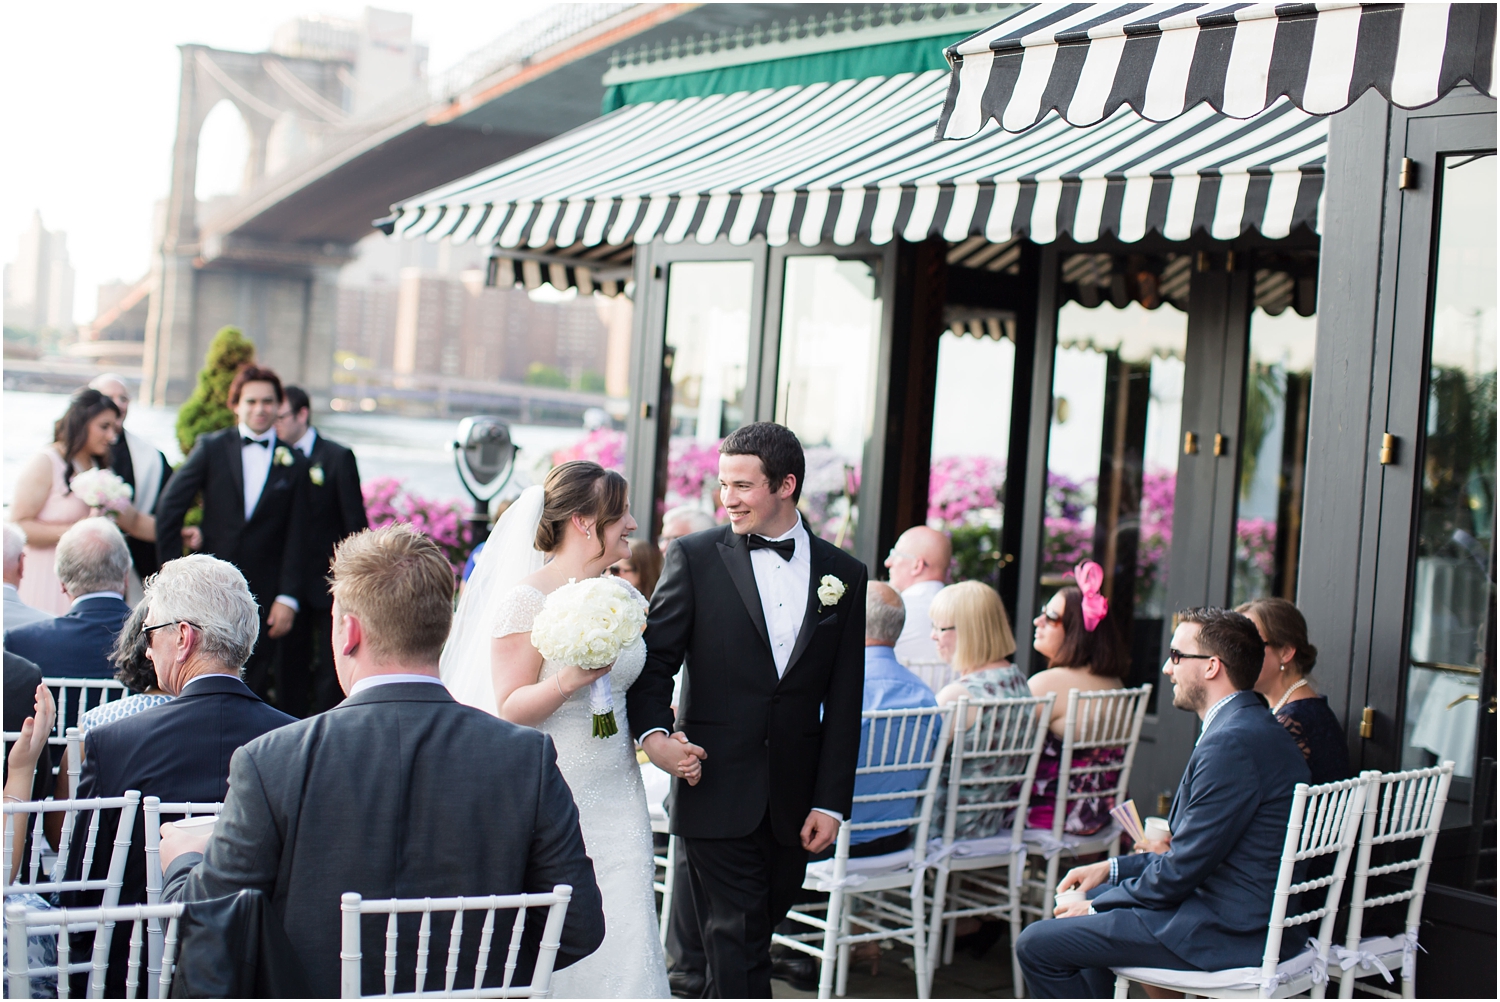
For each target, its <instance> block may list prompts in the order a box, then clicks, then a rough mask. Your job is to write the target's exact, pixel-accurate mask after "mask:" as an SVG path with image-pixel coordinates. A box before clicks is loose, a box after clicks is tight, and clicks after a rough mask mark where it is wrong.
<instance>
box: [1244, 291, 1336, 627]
mask: <svg viewBox="0 0 1500 1002" xmlns="http://www.w3.org/2000/svg"><path fill="white" fill-rule="evenodd" d="M1316 335H1317V318H1316V317H1313V316H1308V317H1303V316H1299V315H1297V313H1295V312H1294V311H1292V310H1291V309H1283V310H1282V311H1281V313H1280V314H1279V315H1277V316H1271V315H1270V314H1269V313H1267V312H1266V311H1265V310H1263V309H1256V311H1255V312H1254V313H1252V314H1251V315H1250V357H1249V360H1248V362H1247V364H1246V366H1245V418H1244V423H1243V424H1242V425H1241V426H1240V427H1241V431H1240V484H1239V513H1238V518H1237V520H1236V522H1235V550H1234V587H1233V593H1232V594H1233V598H1234V604H1235V605H1238V604H1240V603H1241V602H1248V601H1250V600H1251V599H1253V598H1270V597H1277V598H1284V599H1287V600H1288V601H1296V598H1297V558H1298V554H1299V551H1300V548H1301V542H1302V484H1303V478H1304V473H1305V467H1306V462H1307V405H1308V400H1309V399H1310V394H1309V391H1310V390H1311V387H1312V361H1313V345H1314V342H1315V339H1316Z"/></svg>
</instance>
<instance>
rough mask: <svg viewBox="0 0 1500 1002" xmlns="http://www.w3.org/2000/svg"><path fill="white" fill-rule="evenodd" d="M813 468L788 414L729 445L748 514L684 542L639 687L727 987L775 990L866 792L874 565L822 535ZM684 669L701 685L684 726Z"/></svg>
mask: <svg viewBox="0 0 1500 1002" xmlns="http://www.w3.org/2000/svg"><path fill="white" fill-rule="evenodd" d="M805 468H806V461H805V459H804V457H803V453H802V444H801V443H800V442H798V441H797V436H796V435H794V434H792V432H791V431H790V430H789V429H787V428H784V427H782V426H781V425H777V424H771V423H769V422H761V423H758V424H752V425H747V426H746V427H744V428H740V429H739V430H737V431H735V432H734V433H732V434H731V435H730V436H729V437H728V438H726V439H725V440H724V442H723V443H722V444H721V445H720V446H719V492H720V499H721V501H722V502H723V505H724V508H725V510H726V511H727V512H728V513H729V522H730V524H729V525H728V526H725V527H723V528H719V529H710V530H707V531H704V532H697V533H693V534H692V535H689V536H683V537H682V538H680V539H678V540H676V541H675V542H673V543H672V545H671V546H670V547H669V548H668V550H667V558H666V567H665V569H664V570H663V572H662V577H661V580H660V582H659V583H658V584H657V586H656V592H655V593H654V595H653V596H652V602H651V614H650V618H649V620H648V622H647V624H646V635H645V641H646V652H647V653H646V667H645V668H644V670H643V671H642V673H641V676H640V678H639V679H637V680H636V682H635V684H634V685H632V686H631V687H630V692H629V694H628V696H627V697H626V698H627V708H628V710H629V714H628V715H629V718H630V726H631V729H632V730H633V731H634V733H635V735H636V737H637V738H638V739H639V740H640V742H641V747H642V748H643V749H644V750H645V752H646V754H647V755H649V756H650V758H651V760H652V761H653V762H654V763H656V765H657V766H658V767H659V768H661V769H662V770H664V771H666V772H668V773H670V774H672V775H673V776H675V777H677V780H676V781H675V782H674V791H673V797H674V800H673V803H672V813H671V816H672V831H673V832H674V833H675V834H677V835H679V836H682V838H683V845H684V846H685V848H686V852H687V861H688V873H689V884H690V885H691V888H690V891H691V894H692V898H693V903H694V906H695V907H696V910H697V914H698V921H699V925H700V927H701V930H702V934H703V936H702V940H703V947H704V952H705V953H706V954H707V957H708V995H709V997H712V998H770V997H771V956H770V946H771V930H772V929H773V928H774V927H775V926H776V924H777V923H778V922H780V921H781V919H782V918H784V917H785V915H786V912H787V909H788V908H789V907H790V906H791V904H792V902H793V900H794V898H795V895H796V893H797V891H798V890H799V889H800V888H801V886H802V877H803V872H804V870H805V869H806V865H807V856H808V853H809V852H813V853H816V852H820V851H822V850H823V849H826V848H827V847H828V846H830V845H832V844H833V841H834V839H835V838H836V837H837V835H838V830H839V825H840V824H841V823H842V821H843V819H844V818H846V817H848V816H849V812H850V808H851V804H852V800H853V796H854V766H855V760H856V758H857V756H858V753H859V725H860V711H861V708H862V699H863V694H864V642H865V589H866V580H867V575H866V572H865V567H864V565H863V564H861V563H860V562H859V561H858V560H855V559H854V558H853V557H851V556H850V555H849V554H847V553H845V552H844V551H843V550H840V549H839V548H838V547H836V546H834V545H833V544H832V543H828V542H825V541H824V540H822V539H819V538H817V537H816V536H814V535H812V534H811V533H809V532H808V531H807V527H806V525H804V524H803V522H802V517H801V516H800V515H799V514H798V512H797V498H798V497H799V495H800V494H801V492H802V481H803V475H804V471H805ZM679 666H681V667H684V668H685V669H686V671H687V673H688V683H687V685H685V686H684V687H683V698H682V704H683V705H681V706H679V707H678V719H677V720H675V721H674V720H673V718H672V710H671V706H670V705H669V704H670V703H671V698H672V679H673V676H675V675H676V674H677V671H678V668H679ZM674 726H676V727H680V728H681V730H680V731H679V732H678V733H676V734H673V733H672V731H673V728H674ZM698 760H701V761H702V763H703V764H702V767H701V774H700V773H699V772H698V771H697V770H695V769H694V768H692V767H693V766H694V765H696V762H697V761H698ZM700 775H701V778H697V779H693V778H692V777H696V776H700Z"/></svg>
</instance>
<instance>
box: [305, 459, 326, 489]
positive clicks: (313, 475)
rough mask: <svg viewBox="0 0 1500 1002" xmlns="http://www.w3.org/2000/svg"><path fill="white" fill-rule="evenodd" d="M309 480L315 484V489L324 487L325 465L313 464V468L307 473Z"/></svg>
mask: <svg viewBox="0 0 1500 1002" xmlns="http://www.w3.org/2000/svg"><path fill="white" fill-rule="evenodd" d="M307 479H309V480H311V481H312V482H313V486H314V487H322V486H323V464H322V463H314V464H312V468H311V469H309V470H308V471H307Z"/></svg>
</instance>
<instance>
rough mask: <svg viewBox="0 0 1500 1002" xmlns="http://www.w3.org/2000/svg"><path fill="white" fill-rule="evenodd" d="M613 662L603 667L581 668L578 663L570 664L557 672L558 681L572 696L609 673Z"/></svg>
mask: <svg viewBox="0 0 1500 1002" xmlns="http://www.w3.org/2000/svg"><path fill="white" fill-rule="evenodd" d="M613 667H614V665H613V664H607V665H605V666H604V667H603V668H595V669H588V668H580V667H578V666H577V665H568V666H567V667H566V668H564V669H562V670H561V671H559V672H558V673H557V678H558V683H559V684H560V685H561V686H562V690H563V692H564V693H566V694H567V695H569V696H571V695H573V693H575V692H577V691H578V690H579V689H587V688H588V687H589V686H591V685H593V684H594V683H595V682H597V681H598V680H599V679H601V678H603V677H604V676H606V675H608V674H609V671H610V669H611V668H613Z"/></svg>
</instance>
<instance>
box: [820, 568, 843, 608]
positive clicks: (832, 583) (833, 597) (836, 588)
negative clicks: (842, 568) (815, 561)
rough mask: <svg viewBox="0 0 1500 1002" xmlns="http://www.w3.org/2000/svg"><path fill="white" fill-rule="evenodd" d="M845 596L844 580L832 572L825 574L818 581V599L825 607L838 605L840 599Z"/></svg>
mask: <svg viewBox="0 0 1500 1002" xmlns="http://www.w3.org/2000/svg"><path fill="white" fill-rule="evenodd" d="M843 597H844V582H842V581H840V580H839V579H838V578H836V577H834V576H833V575H832V574H824V575H823V577H822V578H821V579H820V580H819V581H818V601H819V602H821V603H822V604H823V605H824V606H825V607H826V606H830V605H838V604H839V599H841V598H843Z"/></svg>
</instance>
